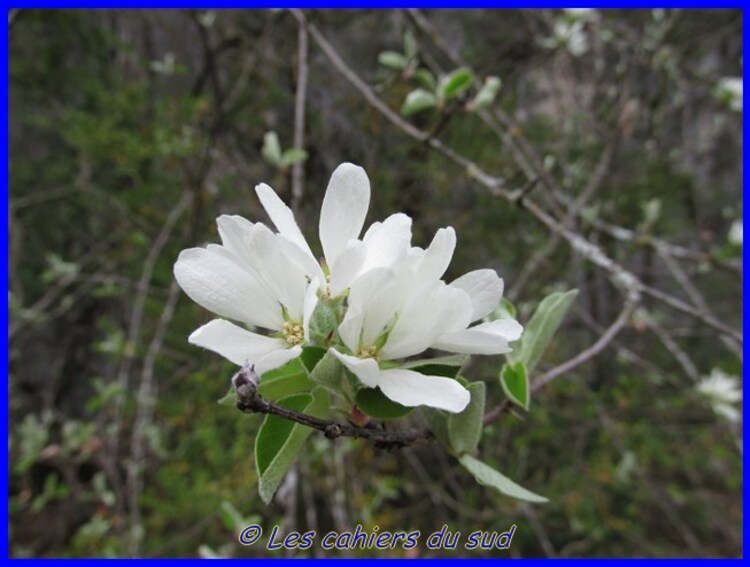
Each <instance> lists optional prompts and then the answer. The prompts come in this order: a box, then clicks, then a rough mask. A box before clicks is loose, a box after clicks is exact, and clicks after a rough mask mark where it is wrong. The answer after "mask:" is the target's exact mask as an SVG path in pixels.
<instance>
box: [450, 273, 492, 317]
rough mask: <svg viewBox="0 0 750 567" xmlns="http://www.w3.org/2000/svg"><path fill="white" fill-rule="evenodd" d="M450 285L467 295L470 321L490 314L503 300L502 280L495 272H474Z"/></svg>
mask: <svg viewBox="0 0 750 567" xmlns="http://www.w3.org/2000/svg"><path fill="white" fill-rule="evenodd" d="M450 285H452V286H453V287H457V288H459V289H462V290H464V291H465V292H466V293H468V294H469V297H470V298H471V305H472V314H471V320H472V321H476V320H478V319H481V318H482V317H486V316H487V315H489V314H490V313H492V311H493V310H494V309H495V308H496V307H497V306H498V304H499V303H500V300H501V299H502V298H503V280H502V279H501V278H499V277H498V275H497V273H496V272H495V270H474V271H473V272H469V273H467V274H464V275H463V276H461V277H460V278H458V279H455V280H453V281H452V282H451V284H450Z"/></svg>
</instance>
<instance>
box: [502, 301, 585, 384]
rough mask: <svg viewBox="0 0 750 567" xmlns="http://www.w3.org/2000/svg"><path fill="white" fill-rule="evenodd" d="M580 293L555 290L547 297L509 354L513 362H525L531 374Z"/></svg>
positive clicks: (527, 370) (509, 358)
mask: <svg viewBox="0 0 750 567" xmlns="http://www.w3.org/2000/svg"><path fill="white" fill-rule="evenodd" d="M576 295H578V290H577V289H572V290H570V291H566V292H555V293H552V294H550V295H548V296H547V297H545V298H544V299H543V300H542V301H541V303H540V304H539V307H537V309H536V311H535V312H534V315H532V317H531V319H530V320H529V322H528V323H527V325H526V329H524V332H523V337H521V340H520V342H518V343H516V346H515V347H514V348H513V352H511V353H510V354H509V355H508V360H509V361H510V362H511V363H516V362H523V363H524V365H525V366H526V372H528V373H529V374H530V373H531V372H532V370H533V369H534V367H535V366H536V364H537V362H539V359H540V358H541V357H542V354H543V353H544V351H545V349H546V348H547V345H549V342H550V341H551V340H552V337H553V335H554V334H555V332H556V331H557V329H558V328H559V327H560V323H562V320H563V317H565V314H566V313H567V312H568V309H570V306H571V305H572V303H573V300H574V299H575V298H576Z"/></svg>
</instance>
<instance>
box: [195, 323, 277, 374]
mask: <svg viewBox="0 0 750 567" xmlns="http://www.w3.org/2000/svg"><path fill="white" fill-rule="evenodd" d="M188 342H190V343H192V344H194V345H198V346H200V347H203V348H207V349H208V350H212V351H213V352H215V353H217V354H220V355H221V356H223V357H224V358H226V359H227V360H229V361H231V362H233V363H234V364H236V365H238V366H242V365H243V364H245V363H248V362H249V363H250V364H255V363H257V362H258V361H259V360H260V359H262V358H263V357H264V356H267V355H268V354H270V353H272V352H276V351H278V350H285V349H287V348H288V347H289V345H288V344H287V343H286V341H284V340H283V339H274V338H271V337H264V336H263V335H259V334H257V333H252V332H250V331H248V330H247V329H243V328H242V327H238V326H237V325H235V324H234V323H230V322H229V321H225V320H224V319H214V320H213V321H210V322H209V323H206V324H205V325H203V326H202V327H200V328H198V329H196V330H195V331H193V333H192V334H191V335H190V337H189V338H188Z"/></svg>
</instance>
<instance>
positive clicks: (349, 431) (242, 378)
mask: <svg viewBox="0 0 750 567" xmlns="http://www.w3.org/2000/svg"><path fill="white" fill-rule="evenodd" d="M258 380H259V377H258V374H257V373H256V372H255V368H254V366H244V367H243V368H242V369H241V370H240V371H239V372H237V374H235V375H234V376H233V377H232V385H233V386H234V391H235V399H236V402H237V409H239V410H240V411H242V412H245V413H264V414H268V415H275V416H276V417H280V418H282V419H287V420H289V421H293V422H295V423H299V424H300V425H304V426H306V427H310V428H312V429H317V430H318V431H321V432H322V433H323V434H324V435H325V436H326V437H328V439H338V438H339V437H354V438H357V439H367V440H368V441H374V442H375V446H376V447H378V448H380V449H398V448H401V447H405V446H407V445H413V444H415V443H420V442H423V441H428V440H430V439H432V438H433V435H432V433H431V432H430V431H426V430H425V431H419V430H416V429H404V430H401V431H385V430H384V429H377V428H375V427H357V426H355V425H351V424H349V423H338V422H335V421H331V420H328V419H321V418H319V417H315V416H312V415H308V414H306V413H302V412H298V411H295V410H291V409H289V408H286V407H284V406H280V405H278V404H275V403H273V402H269V401H268V400H264V399H263V398H262V397H261V396H260V394H258Z"/></svg>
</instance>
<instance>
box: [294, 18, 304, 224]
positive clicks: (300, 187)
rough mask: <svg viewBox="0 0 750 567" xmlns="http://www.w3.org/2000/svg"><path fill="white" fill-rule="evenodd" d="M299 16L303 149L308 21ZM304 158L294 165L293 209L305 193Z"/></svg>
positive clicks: (300, 145) (298, 110) (298, 117)
mask: <svg viewBox="0 0 750 567" xmlns="http://www.w3.org/2000/svg"><path fill="white" fill-rule="evenodd" d="M300 14H301V19H300V18H298V22H299V31H298V33H297V41H298V47H297V92H296V93H295V96H294V147H295V148H296V149H298V150H303V149H304V146H305V98H306V95H307V71H308V65H307V53H308V42H307V21H306V20H305V16H304V14H302V13H301V12H300ZM303 174H304V160H303V161H298V162H296V163H295V164H294V165H293V166H292V210H293V211H294V212H295V213H296V212H298V211H299V207H300V204H301V203H302V195H303V193H304V175H303Z"/></svg>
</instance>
